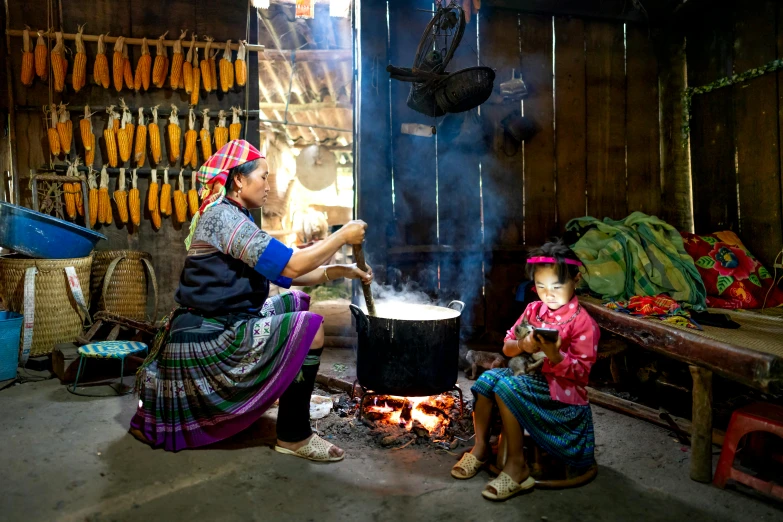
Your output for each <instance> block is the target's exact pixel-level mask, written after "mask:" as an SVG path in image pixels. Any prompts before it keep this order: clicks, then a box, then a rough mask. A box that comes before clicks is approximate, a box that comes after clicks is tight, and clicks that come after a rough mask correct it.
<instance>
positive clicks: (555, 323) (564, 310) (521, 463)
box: [451, 241, 600, 500]
mask: <svg viewBox="0 0 783 522" xmlns="http://www.w3.org/2000/svg"><path fill="white" fill-rule="evenodd" d="M581 265H582V263H581V262H580V261H579V259H578V258H577V257H576V254H574V252H573V251H572V250H571V249H570V248H568V247H567V246H566V245H565V244H564V243H563V242H562V241H556V242H550V243H547V244H545V245H544V246H542V247H541V248H540V249H538V250H536V251H534V252H532V253H531V257H530V258H529V259H528V261H527V272H528V277H529V278H530V279H532V280H533V281H534V282H535V288H536V291H537V293H538V297H539V298H541V301H536V302H533V303H530V304H529V305H528V307H527V308H526V309H525V312H524V313H523V314H522V316H521V317H520V318H519V319H518V320H517V322H516V323H515V324H514V326H516V325H517V324H520V323H521V322H522V321H527V322H528V323H529V324H530V325H531V326H534V327H539V328H549V329H556V330H558V332H559V338H558V339H557V341H556V342H551V341H547V340H546V339H544V338H543V337H542V336H541V335H537V334H536V333H535V332H532V333H530V334H529V335H528V336H527V337H525V338H524V339H517V338H516V336H515V335H514V328H513V327H512V328H511V329H510V330H509V331H508V334H507V335H506V339H505V341H504V346H503V353H504V354H505V355H506V356H508V357H515V356H517V355H519V354H521V353H522V352H527V353H535V352H538V351H541V352H544V354H546V359H545V360H544V365H543V367H542V369H541V373H534V374H528V375H519V376H516V377H515V376H514V375H513V374H512V372H511V370H509V369H507V368H505V369H495V370H489V371H487V372H485V373H484V374H482V376H481V377H480V378H479V379H478V381H476V384H475V385H474V386H473V388H472V390H471V391H472V392H473V396H474V397H476V398H477V399H476V404H475V408H474V410H473V424H474V427H475V431H476V442H475V445H474V446H473V449H472V450H471V451H470V452H469V453H465V454H464V455H463V456H462V459H460V461H459V462H458V463H457V464H456V465H455V466H454V467H453V468H452V470H451V474H452V476H453V477H454V478H457V479H468V478H471V477H473V476H475V475H476V474H477V473H478V471H479V469H480V468H481V467H482V466H483V465H484V463H485V462H486V461H487V460H488V459H489V457H490V456H491V449H490V446H489V435H490V433H489V427H490V420H491V417H492V410H493V406H494V404H497V405H498V408H499V410H500V416H501V420H502V422H503V432H504V437H505V439H506V447H507V448H508V457H507V459H506V462H505V465H504V466H503V472H501V473H500V475H499V476H498V478H496V479H495V480H493V481H491V482H490V483H489V484H488V485H487V487H486V488H485V489H484V491H482V492H481V494H482V495H483V496H484V497H485V498H488V499H490V500H506V499H508V498H511V497H513V496H514V495H516V494H518V493H521V492H522V491H525V490H528V489H530V488H532V487H533V486H534V485H535V480H534V479H533V477H531V476H530V470H529V469H528V467H527V464H526V463H525V458H524V455H523V453H522V435H523V432H524V430H527V431H528V433H530V436H531V437H533V440H534V441H535V443H536V444H537V445H538V446H539V447H541V448H542V449H543V450H545V451H546V452H547V453H549V454H550V455H553V456H555V457H557V458H559V459H560V460H562V461H564V462H566V463H567V464H569V465H571V466H575V467H588V466H591V465H592V464H593V463H594V462H595V460H594V457H593V449H594V446H595V440H594V437H593V417H592V414H591V412H590V406H589V405H588V403H587V391H586V390H585V386H586V385H587V377H588V375H589V374H590V367H591V366H592V365H593V363H594V362H595V359H596V351H597V349H598V338H599V335H600V333H599V330H598V326H597V325H596V323H595V321H594V320H593V319H592V318H591V317H590V316H589V315H588V313H587V311H586V310H584V309H583V308H582V307H581V306H580V305H579V301H578V300H577V298H576V296H575V295H574V289H575V287H576V285H577V283H578V282H579V279H580V277H581V274H580V273H579V267H580V266H581Z"/></svg>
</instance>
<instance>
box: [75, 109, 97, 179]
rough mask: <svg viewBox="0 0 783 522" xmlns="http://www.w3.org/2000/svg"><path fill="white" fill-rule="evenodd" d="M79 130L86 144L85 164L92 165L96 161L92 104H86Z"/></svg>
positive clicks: (83, 143) (83, 142)
mask: <svg viewBox="0 0 783 522" xmlns="http://www.w3.org/2000/svg"><path fill="white" fill-rule="evenodd" d="M79 130H80V134H81V136H82V145H84V164H85V165H87V166H89V167H92V165H93V163H95V134H93V131H92V113H91V112H90V106H89V105H85V106H84V118H82V121H80V122H79Z"/></svg>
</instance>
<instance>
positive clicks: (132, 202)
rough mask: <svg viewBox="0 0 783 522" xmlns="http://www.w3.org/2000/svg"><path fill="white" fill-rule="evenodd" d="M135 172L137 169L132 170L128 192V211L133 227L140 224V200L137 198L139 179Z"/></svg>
mask: <svg viewBox="0 0 783 522" xmlns="http://www.w3.org/2000/svg"><path fill="white" fill-rule="evenodd" d="M137 170H138V169H133V177H132V178H131V189H130V192H128V210H129V211H130V218H131V222H132V223H133V224H134V225H135V226H139V225H140V224H141V198H140V197H139V187H138V181H139V177H138V175H137V174H136V171H137Z"/></svg>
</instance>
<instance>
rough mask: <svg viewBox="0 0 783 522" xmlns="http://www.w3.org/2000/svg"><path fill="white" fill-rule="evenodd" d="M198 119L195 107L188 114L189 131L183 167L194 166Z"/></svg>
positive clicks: (186, 135) (186, 136)
mask: <svg viewBox="0 0 783 522" xmlns="http://www.w3.org/2000/svg"><path fill="white" fill-rule="evenodd" d="M197 139H198V133H197V132H196V117H195V115H194V114H193V107H191V108H190V111H189V112H188V131H187V132H186V133H185V155H184V156H182V166H183V167H184V166H185V165H189V164H192V162H193V155H194V154H196V140H197Z"/></svg>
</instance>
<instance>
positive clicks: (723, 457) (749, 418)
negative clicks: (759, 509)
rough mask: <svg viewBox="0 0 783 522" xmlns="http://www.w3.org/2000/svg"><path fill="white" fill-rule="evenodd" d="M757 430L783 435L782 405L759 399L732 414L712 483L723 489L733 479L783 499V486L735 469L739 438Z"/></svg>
mask: <svg viewBox="0 0 783 522" xmlns="http://www.w3.org/2000/svg"><path fill="white" fill-rule="evenodd" d="M756 431H766V432H769V433H772V434H775V435H777V436H778V437H782V438H783V407H781V406H778V405H775V404H769V403H763V402H759V403H756V404H751V405H750V406H746V407H745V408H740V409H739V410H737V411H735V412H734V413H733V414H732V415H731V422H729V429H728V430H727V431H726V439H725V440H724V441H723V449H722V450H721V452H720V460H719V461H718V469H717V470H715V478H714V479H713V481H712V483H713V484H715V485H716V486H718V487H719V488H724V487H726V482H727V481H728V480H729V479H732V480H736V481H737V482H739V483H741V484H745V485H746V486H749V487H751V488H753V489H755V490H756V491H760V492H762V493H766V494H768V495H772V496H773V497H776V498H778V499H781V500H783V486H779V485H777V484H774V483H772V482H767V481H764V480H761V479H758V478H756V477H753V476H751V475H748V474H747V473H743V472H741V471H739V470H737V469H736V468H734V455H735V454H736V453H737V446H738V445H739V442H740V440H742V437H744V436H745V435H747V434H749V433H752V432H756Z"/></svg>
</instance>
